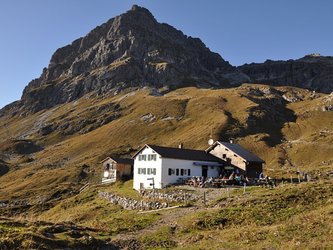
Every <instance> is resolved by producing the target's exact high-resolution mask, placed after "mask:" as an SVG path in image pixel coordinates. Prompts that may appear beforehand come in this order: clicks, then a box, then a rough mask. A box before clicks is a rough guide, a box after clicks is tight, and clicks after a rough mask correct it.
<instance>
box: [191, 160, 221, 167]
mask: <svg viewBox="0 0 333 250" xmlns="http://www.w3.org/2000/svg"><path fill="white" fill-rule="evenodd" d="M193 165H194V166H218V167H219V166H221V167H222V166H223V164H222V163H219V162H202V161H195V162H193Z"/></svg>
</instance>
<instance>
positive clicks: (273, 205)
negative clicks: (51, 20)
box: [0, 181, 333, 249]
mask: <svg viewBox="0 0 333 250" xmlns="http://www.w3.org/2000/svg"><path fill="white" fill-rule="evenodd" d="M131 183H132V182H131V181H129V182H127V183H124V184H122V185H120V184H117V185H114V186H103V187H100V186H99V187H92V188H91V189H89V190H88V191H86V192H84V193H81V194H79V195H76V196H73V197H70V198H68V199H65V200H63V201H61V202H60V203H58V204H57V205H56V206H54V207H53V208H51V209H49V210H46V211H41V210H39V211H38V212H36V211H35V212H33V213H32V214H30V215H27V216H26V218H30V221H26V220H23V221H22V217H21V216H20V217H16V219H14V220H10V223H9V222H8V220H5V219H0V230H1V232H2V233H1V236H0V245H1V242H2V243H3V242H5V243H6V244H14V245H15V244H16V246H23V247H25V246H31V245H32V246H34V244H36V243H38V242H39V244H40V243H41V242H42V243H43V245H44V247H46V249H48V248H52V247H54V246H61V245H62V246H64V245H66V244H67V245H68V246H72V247H74V246H75V244H82V246H86V244H87V247H89V242H88V243H87V242H84V238H83V237H82V236H80V237H78V238H75V236H72V234H73V230H74V231H78V232H80V233H81V235H90V236H92V237H93V238H94V242H99V244H102V243H105V242H110V244H112V245H116V246H120V247H125V246H127V247H128V246H132V247H129V249H168V248H177V249H189V248H190V249H239V248H242V249H248V248H249V249H262V248H274V249H308V248H331V247H333V243H332V242H333V231H332V228H333V206H332V198H331V197H332V194H333V183H332V181H325V182H315V183H302V184H299V185H295V184H294V185H290V184H288V185H285V186H279V187H277V188H276V189H265V188H260V187H252V188H249V189H248V190H247V193H246V194H243V193H242V190H232V191H231V193H230V197H226V194H225V192H223V190H207V192H212V195H211V196H210V195H208V196H207V197H208V198H207V204H208V205H207V207H204V206H203V205H202V202H201V201H199V202H197V203H195V204H194V207H185V208H178V209H173V210H165V211H159V212H158V213H157V212H153V213H149V214H138V213H137V212H136V211H125V210H122V209H121V208H120V207H118V206H114V205H111V204H109V203H107V202H106V201H104V200H102V199H101V198H99V197H98V196H97V195H96V192H97V190H108V191H115V190H118V192H121V193H123V194H124V195H130V196H132V194H131V189H130V185H131ZM128 192H129V193H130V194H128ZM31 218H34V219H33V220H31ZM40 220H42V221H48V222H47V223H46V222H40ZM15 221H17V223H13V222H15ZM72 223H74V224H72ZM59 225H61V228H63V229H62V230H60V231H59V232H57V231H56V232H54V228H58V227H59ZM73 228H74V229H73ZM75 228H76V229H75ZM45 232H46V233H47V232H51V235H50V234H49V235H46V234H45ZM32 235H34V237H32ZM10 240H11V241H10ZM82 241H83V242H82ZM80 246H81V245H80ZM82 246H81V247H82Z"/></svg>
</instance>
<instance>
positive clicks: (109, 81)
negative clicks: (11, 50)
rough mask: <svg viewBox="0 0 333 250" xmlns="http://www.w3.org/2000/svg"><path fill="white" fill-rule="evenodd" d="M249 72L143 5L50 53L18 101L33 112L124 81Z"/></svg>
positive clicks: (186, 82) (223, 81) (191, 80)
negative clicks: (165, 22) (236, 66)
mask: <svg viewBox="0 0 333 250" xmlns="http://www.w3.org/2000/svg"><path fill="white" fill-rule="evenodd" d="M246 80H248V77H247V76H246V75H244V74H243V73H241V72H240V71H239V70H238V69H236V68H235V67H233V66H231V65H230V64H229V63H228V62H226V61H224V60H223V59H222V57H221V56H220V55H218V54H217V53H213V52H211V51H210V50H209V49H208V48H207V47H206V46H205V45H204V44H203V43H202V42H201V40H200V39H198V38H192V37H188V36H186V35H184V34H183V33H182V32H181V31H179V30H177V29H175V28H173V27H172V26H170V25H168V24H164V23H158V22H157V21H156V20H155V18H154V17H153V15H152V14H151V13H150V12H149V11H148V10H147V9H145V8H141V7H139V6H136V5H134V6H133V7H132V9H131V10H129V11H128V12H126V13H124V14H122V15H120V16H117V17H115V18H112V19H110V20H109V21H108V22H106V23H104V24H102V25H101V26H98V27H96V28H95V29H94V30H92V31H91V32H89V33H88V34H87V35H86V36H85V37H82V38H79V39H77V40H75V41H74V42H72V44H70V45H67V46H65V47H63V48H60V49H58V50H57V51H56V52H55V53H54V54H53V56H52V58H51V60H50V63H49V66H48V68H44V70H43V73H42V74H41V76H40V77H39V78H38V79H35V80H33V81H31V82H30V83H29V84H28V86H27V87H26V88H25V90H24V92H23V95H22V100H21V106H22V105H23V107H24V109H25V110H30V111H32V112H36V111H39V110H41V109H46V108H50V107H52V106H54V105H56V104H60V103H65V102H69V101H72V100H75V99H78V98H80V97H81V96H83V95H85V94H86V93H89V92H92V91H95V92H96V93H98V94H105V93H109V92H112V91H113V92H118V91H119V90H121V89H124V88H127V87H142V86H154V87H156V88H160V87H164V86H168V87H170V89H173V88H178V87H183V86H199V87H223V86H230V85H233V84H240V83H242V82H244V81H246Z"/></svg>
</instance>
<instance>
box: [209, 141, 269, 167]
mask: <svg viewBox="0 0 333 250" xmlns="http://www.w3.org/2000/svg"><path fill="white" fill-rule="evenodd" d="M217 144H220V145H223V146H224V147H226V148H228V149H229V150H231V151H232V152H234V153H235V154H237V155H239V156H240V157H242V158H243V159H244V160H246V161H248V162H261V163H264V162H265V161H264V160H263V159H261V158H259V157H258V156H256V155H255V154H253V153H251V152H250V151H248V150H246V149H245V148H243V147H242V146H241V145H238V144H236V143H229V142H221V141H216V142H215V143H214V144H213V145H212V146H211V147H209V148H208V149H207V150H206V151H207V152H209V151H210V150H211V149H213V148H214V147H215V146H216V145H217Z"/></svg>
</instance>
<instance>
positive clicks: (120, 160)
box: [101, 157, 134, 165]
mask: <svg viewBox="0 0 333 250" xmlns="http://www.w3.org/2000/svg"><path fill="white" fill-rule="evenodd" d="M109 159H111V160H113V161H114V162H116V163H120V164H129V165H133V164H134V159H131V158H119V157H107V158H105V159H104V160H102V161H101V163H102V162H105V161H106V160H109Z"/></svg>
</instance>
